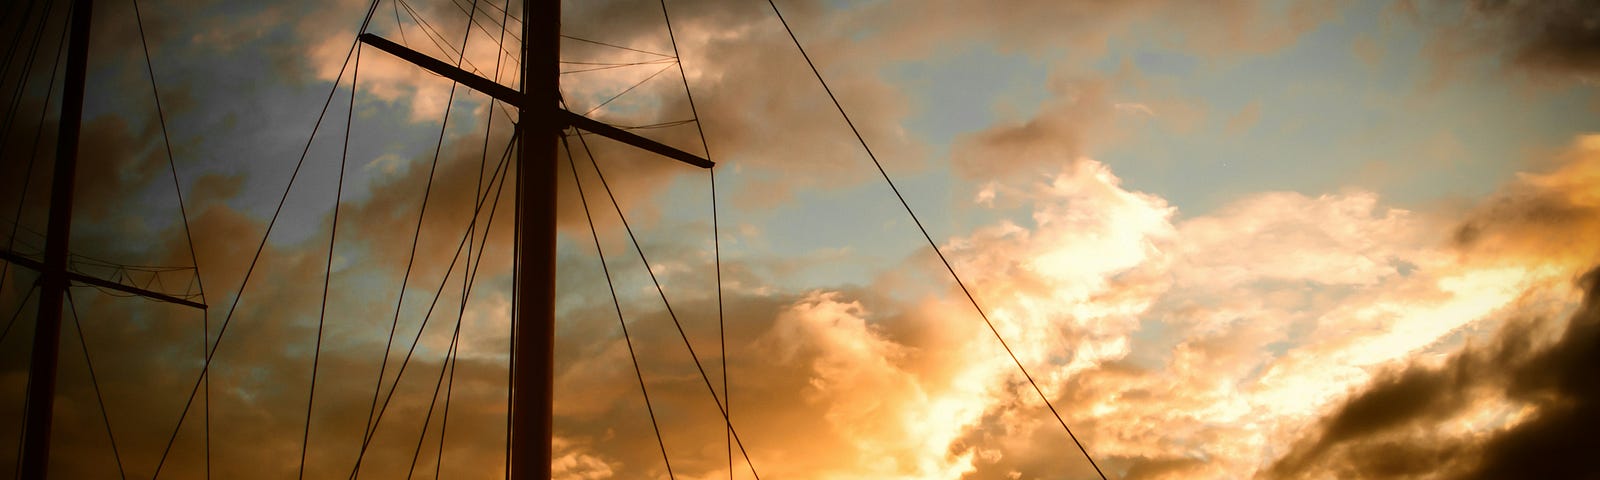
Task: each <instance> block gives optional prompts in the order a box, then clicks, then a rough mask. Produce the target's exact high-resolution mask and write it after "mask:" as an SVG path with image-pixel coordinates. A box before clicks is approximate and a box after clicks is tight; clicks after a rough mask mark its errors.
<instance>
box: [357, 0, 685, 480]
mask: <svg viewBox="0 0 1600 480" xmlns="http://www.w3.org/2000/svg"><path fill="white" fill-rule="evenodd" d="M522 11H523V17H522V18H523V21H522V39H523V45H522V57H523V61H522V90H521V91H517V90H513V89H511V88H509V87H506V86H504V85H501V84H499V83H496V82H495V81H493V80H489V79H487V78H483V77H480V76H477V75H473V74H471V73H469V72H467V71H465V70H462V69H460V68H457V67H455V66H452V65H450V64H447V63H445V62H442V61H439V60H438V59H434V58H432V57H429V56H427V55H424V54H422V53H419V52H417V51H414V50H411V49H409V48H406V47H404V46H401V45H399V44H396V43H394V42H391V41H389V40H386V39H384V38H382V37H379V36H377V35H373V34H370V33H368V34H362V35H361V41H362V42H364V43H366V44H368V45H372V46H374V47H377V48H378V49H380V50H383V51H385V52H388V53H390V54H392V55H394V56H397V57H400V58H402V59H405V60H406V61H409V62H411V63H413V64H416V65H417V66H419V67H422V68H425V69H428V70H430V71H432V72H434V73H437V74H439V75H442V76H444V77H446V78H449V79H451V80H454V81H456V82H459V83H461V84H462V85H465V86H467V87H469V88H472V89H474V90H477V91H479V92H482V93H484V94H487V95H489V96H491V97H494V98H495V99H498V100H500V101H503V102H506V103H509V104H512V105H516V106H517V112H518V120H517V122H518V127H519V128H520V132H521V133H520V135H521V137H520V138H519V139H518V147H517V148H518V163H517V188H516V191H517V201H516V204H517V232H518V233H517V241H516V255H515V258H516V266H515V276H516V292H515V299H514V302H515V305H516V308H515V309H514V310H513V311H512V326H511V343H512V350H511V371H512V375H511V386H510V388H511V412H510V415H511V429H510V431H509V432H507V435H510V436H511V451H510V452H509V455H510V457H511V458H510V459H509V460H510V462H511V478H514V479H518V480H531V479H548V478H550V473H551V472H550V460H551V450H550V448H551V435H552V430H551V420H552V419H551V407H552V405H553V399H554V395H553V394H554V381H555V365H554V362H555V306H556V305H555V288H556V282H555V279H556V188H557V186H556V171H557V170H556V166H557V163H556V144H557V143H558V142H559V141H560V136H561V135H562V133H561V132H562V130H564V129H566V128H567V127H568V126H571V127H576V128H578V129H581V130H585V131H588V132H590V133H595V134H598V135H601V136H604V137H607V138H611V139H613V140H616V141H619V142H623V143H626V144H629V145H632V146H635V147H638V148H642V149H645V150H649V151H651V152H655V153H657V154H661V155H663V156H666V157H669V158H672V159H675V160H678V161H681V162H684V163H688V164H690V165H694V166H697V167H701V168H711V167H712V165H713V164H712V163H711V161H709V160H706V159H703V158H700V157H697V156H695V155H692V154H689V153H687V152H684V151H682V150H678V149H675V148H672V147H669V146H666V145H663V144H661V143H657V142H655V141H653V140H650V139H647V138H644V137H640V136H638V135H634V134H632V133H628V132H627V131H625V130H622V129H619V128H617V127H614V126H611V125H607V124H605V123H601V122H598V121H595V120H592V119H589V118H587V117H584V116H582V115H578V114H575V113H572V112H569V111H567V110H565V109H562V108H561V90H560V85H561V63H560V62H561V56H560V54H561V2H560V1H559V0H524V1H523V10H522ZM469 14H470V13H469ZM463 50H465V49H463ZM463 55H465V53H464V52H463Z"/></svg>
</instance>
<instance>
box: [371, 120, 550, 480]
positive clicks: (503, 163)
mask: <svg viewBox="0 0 1600 480" xmlns="http://www.w3.org/2000/svg"><path fill="white" fill-rule="evenodd" d="M518 127H519V128H517V129H513V130H512V132H513V133H512V140H511V142H510V143H508V144H507V145H506V151H505V153H504V154H503V155H502V156H501V159H500V163H499V165H498V166H497V167H496V168H495V171H494V173H493V174H491V175H490V176H489V178H490V181H495V180H494V179H495V178H496V177H497V176H499V175H501V174H502V173H503V171H505V172H504V173H506V174H507V175H509V168H508V166H509V164H510V159H511V149H512V147H513V146H515V145H516V144H517V141H516V133H517V132H520V131H521V129H520V125H518ZM501 181H504V179H503V178H502V179H501ZM487 201H488V196H487V195H485V196H483V197H482V198H480V199H478V202H477V205H476V207H474V208H473V211H472V218H471V219H470V221H472V222H476V221H477V219H478V214H479V213H480V212H481V211H482V210H483V204H484V202H487ZM498 205H499V203H498V202H496V203H495V205H493V206H490V210H489V213H490V220H491V221H492V220H493V219H494V216H493V215H494V212H495V209H496V207H497V206H498ZM466 243H467V236H466V235H463V236H462V237H461V241H460V242H458V243H457V244H456V250H455V253H452V254H451V257H450V265H449V266H447V267H445V276H444V278H443V279H440V280H439V288H438V289H437V290H435V291H434V294H433V301H432V303H430V304H429V305H428V311H427V313H425V314H424V315H423V316H422V325H421V326H420V327H418V328H417V335H416V337H415V338H413V339H412V342H411V347H410V349H409V350H408V351H407V352H406V356H405V357H404V358H403V359H402V360H401V361H400V367H399V370H398V371H397V372H396V373H395V381H394V382H393V383H391V384H390V385H389V393H388V394H386V395H384V400H383V403H382V405H381V406H379V407H378V408H377V414H376V416H374V417H373V419H372V422H371V423H370V425H369V426H368V427H367V430H366V434H365V436H364V438H363V440H362V443H361V450H360V451H359V452H358V453H357V455H356V468H355V469H352V470H351V472H350V478H352V479H353V478H356V475H357V472H359V471H360V465H361V461H362V460H363V459H364V458H365V457H366V452H367V449H368V447H370V446H371V444H372V439H373V438H374V437H375V436H376V432H377V429H378V424H379V423H380V421H381V420H382V419H383V414H384V412H386V411H388V409H389V402H390V401H391V400H393V399H394V393H395V390H396V388H398V387H399V384H400V379H401V377H403V376H404V375H405V371H406V367H407V366H408V365H410V363H411V357H412V356H413V355H414V354H415V353H416V350H417V345H419V344H421V341H422V333H423V331H425V330H426V329H427V328H428V320H429V319H431V318H432V316H433V310H434V307H436V306H437V305H438V303H439V298H440V297H441V296H443V294H444V287H445V285H446V284H447V283H448V282H449V280H450V273H451V272H453V271H455V266H456V261H457V260H459V258H460V256H461V249H462V247H464V246H466ZM385 360H387V356H386V357H385ZM379 386H380V387H381V386H382V384H381V383H380V384H379Z"/></svg>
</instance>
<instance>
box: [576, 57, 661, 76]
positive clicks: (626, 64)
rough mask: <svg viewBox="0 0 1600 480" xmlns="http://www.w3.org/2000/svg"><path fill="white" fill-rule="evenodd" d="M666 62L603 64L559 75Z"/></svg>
mask: <svg viewBox="0 0 1600 480" xmlns="http://www.w3.org/2000/svg"><path fill="white" fill-rule="evenodd" d="M667 62H668V60H650V61H644V62H630V63H616V64H603V66H599V67H590V68H574V69H571V70H562V71H561V74H562V75H571V74H574V73H587V72H598V71H601V70H613V69H618V68H627V67H636V66H639V65H660V64H663V63H667ZM561 63H567V62H561ZM580 65H581V64H580Z"/></svg>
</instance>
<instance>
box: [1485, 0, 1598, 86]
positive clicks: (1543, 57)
mask: <svg viewBox="0 0 1600 480" xmlns="http://www.w3.org/2000/svg"><path fill="white" fill-rule="evenodd" d="M1472 5H1473V7H1474V8H1475V10H1476V11H1478V12H1480V13H1482V14H1483V15H1484V16H1486V17H1489V18H1492V19H1494V20H1495V21H1498V22H1502V23H1503V24H1504V25H1505V26H1506V32H1505V38H1504V40H1503V41H1504V42H1505V45H1506V48H1507V49H1508V51H1509V53H1510V56H1511V59H1512V61H1513V62H1515V63H1516V64H1517V65H1519V66H1522V67H1524V68H1529V69H1533V70H1539V71H1545V72H1550V73H1562V74H1579V75H1594V74H1596V73H1600V2H1594V1H1590V0H1474V1H1473V2H1472Z"/></svg>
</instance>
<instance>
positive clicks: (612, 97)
mask: <svg viewBox="0 0 1600 480" xmlns="http://www.w3.org/2000/svg"><path fill="white" fill-rule="evenodd" d="M674 63H676V62H674ZM669 68H672V65H667V66H665V67H661V69H660V70H656V73H652V74H650V76H648V77H645V78H644V80H640V81H638V82H635V83H634V84H633V86H630V87H628V88H627V89H626V90H623V91H622V92H621V93H618V94H616V95H612V96H611V98H607V99H606V101H604V102H600V104H599V105H595V106H594V108H590V109H588V110H585V111H584V112H583V116H585V117H587V116H589V114H591V113H594V111H595V110H599V109H601V108H602V107H605V106H606V105H610V104H611V102H613V101H616V99H618V98H622V96H623V95H627V94H628V92H632V91H633V89H635V88H639V86H640V85H644V84H645V82H649V81H650V80H652V79H655V78H656V76H658V75H661V72H665V71H667V69H669Z"/></svg>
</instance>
